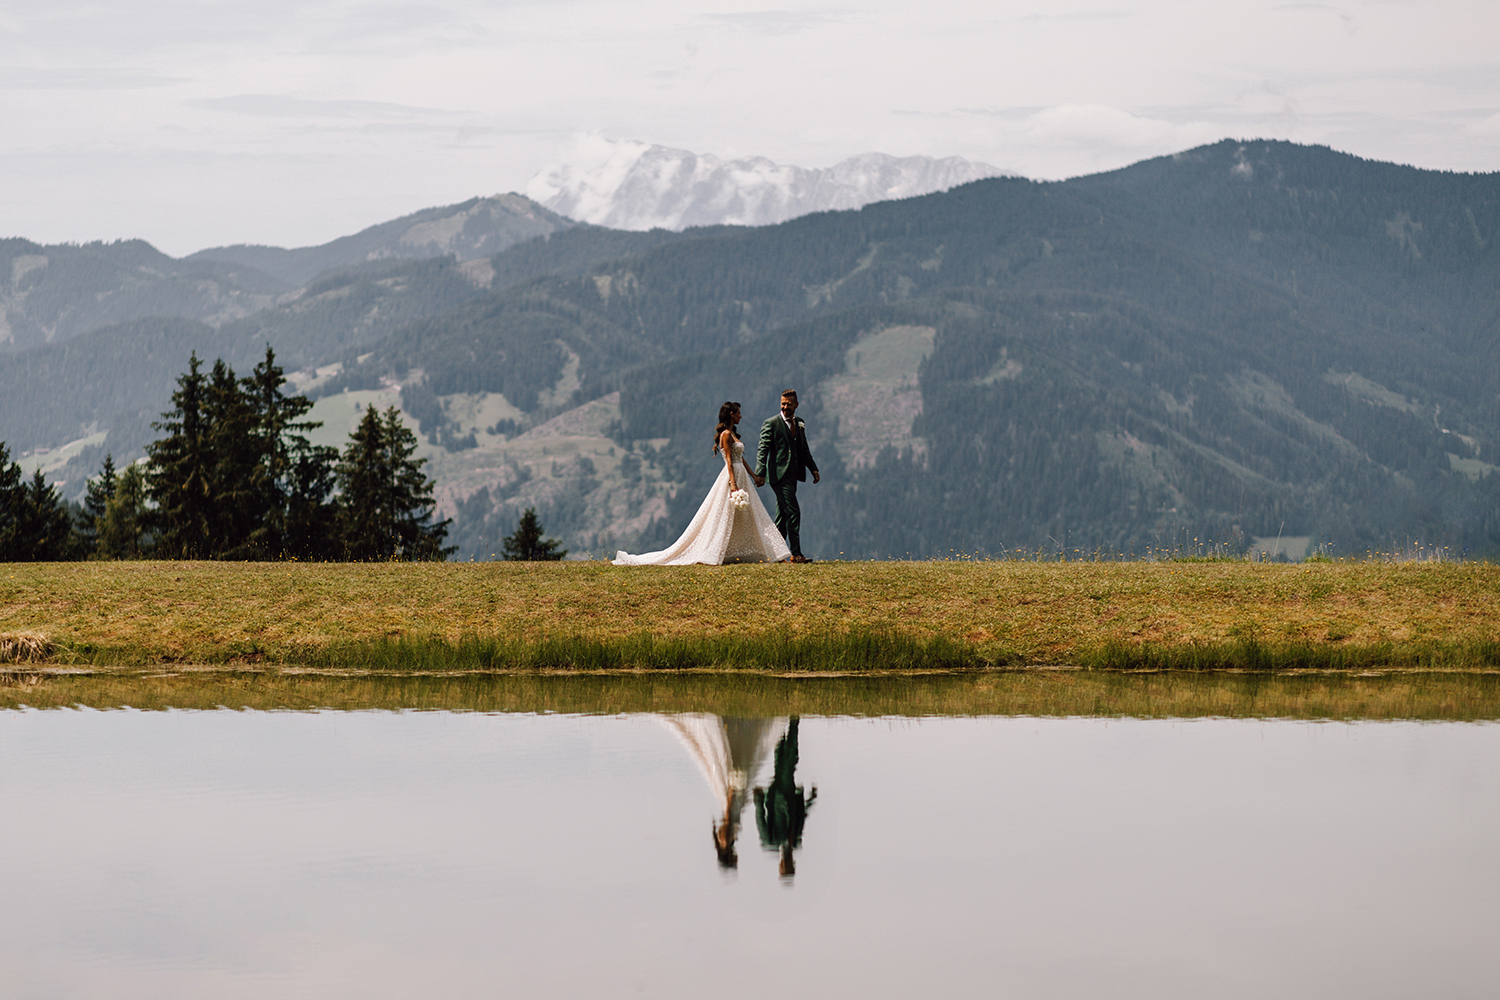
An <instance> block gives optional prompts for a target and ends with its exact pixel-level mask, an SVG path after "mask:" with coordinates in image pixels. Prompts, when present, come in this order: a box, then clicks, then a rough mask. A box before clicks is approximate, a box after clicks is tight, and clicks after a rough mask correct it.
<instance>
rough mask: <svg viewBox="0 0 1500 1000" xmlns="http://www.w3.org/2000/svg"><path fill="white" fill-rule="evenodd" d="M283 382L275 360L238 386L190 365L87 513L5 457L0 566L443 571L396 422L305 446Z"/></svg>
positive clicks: (218, 367) (419, 462) (374, 418)
mask: <svg viewBox="0 0 1500 1000" xmlns="http://www.w3.org/2000/svg"><path fill="white" fill-rule="evenodd" d="M285 382H286V379H285V377H284V372H283V371H282V369H281V368H280V367H279V366H278V365H277V364H276V358H275V353H274V352H273V351H272V350H271V348H270V347H267V348H266V355H265V359H264V360H263V361H261V362H260V363H259V364H257V365H256V366H255V368H254V370H253V371H252V372H251V373H250V374H249V375H248V376H245V377H243V378H240V377H236V375H235V373H234V371H233V369H231V368H230V367H229V366H228V365H227V364H225V363H224V361H223V360H222V359H221V360H218V361H215V362H214V364H213V367H212V368H211V369H210V370H209V371H207V372H205V371H204V370H203V365H202V362H201V361H200V360H199V358H198V355H197V353H196V352H194V353H193V354H192V356H191V357H190V359H189V361H188V370H187V372H185V373H184V374H182V375H181V376H179V377H178V379H177V389H176V391H175V392H173V393H172V397H171V401H172V408H171V409H170V410H168V411H166V412H165V413H163V414H162V419H161V420H159V421H157V422H155V423H153V424H152V427H153V428H154V429H155V430H156V431H158V432H159V434H160V436H159V437H158V438H157V439H156V440H155V441H153V442H151V444H149V445H147V447H146V458H145V459H144V460H142V461H140V462H136V463H132V464H130V465H127V466H126V467H125V468H124V469H117V468H116V467H115V465H114V460H113V457H112V456H108V455H106V456H105V459H104V463H103V467H102V469H101V471H100V473H99V475H97V476H95V477H93V478H91V479H90V480H89V483H88V488H87V492H86V494H85V496H84V499H83V502H82V504H76V503H70V502H66V501H64V500H63V499H62V498H61V496H60V495H59V494H58V491H57V488H56V487H55V486H51V485H49V484H48V483H47V482H46V480H45V478H44V477H43V475H42V473H41V471H40V470H38V471H37V472H35V473H34V474H33V475H32V477H31V479H30V481H29V482H28V481H26V480H25V478H24V476H23V474H22V471H21V468H20V466H19V464H17V463H16V462H14V461H12V460H11V458H10V452H9V449H8V448H7V447H6V446H5V444H4V443H0V561H48V560H65V559H89V558H94V559H147V558H155V559H241V560H248V559H257V560H277V559H298V560H310V561H384V560H443V559H446V558H447V557H448V555H449V554H451V553H452V552H453V548H452V547H449V546H445V545H444V544H443V543H444V541H445V540H446V538H447V534H448V527H449V521H448V520H446V519H444V520H441V521H439V520H436V519H435V502H434V499H433V487H434V483H433V481H432V480H431V479H429V478H428V477H427V476H426V475H425V474H424V473H423V471H422V466H423V464H425V462H426V459H423V458H415V457H414V453H415V451H416V448H417V438H416V435H415V434H413V433H412V432H411V431H410V430H409V429H408V428H407V427H406V426H405V425H404V424H403V423H402V422H401V413H400V411H399V410H398V409H397V408H396V407H394V406H393V407H389V408H388V409H386V410H385V411H384V412H383V413H382V412H380V411H379V410H377V409H376V408H375V407H373V406H372V407H369V408H368V409H366V410H365V414H364V417H363V418H362V419H361V420H360V422H359V425H358V427H356V428H355V430H354V431H353V432H351V434H350V435H349V441H348V443H347V445H346V446H345V448H344V450H343V451H342V452H340V451H339V450H338V449H336V448H332V447H329V446H323V445H315V444H313V443H311V442H310V441H309V440H308V437H307V434H308V433H309V432H311V431H313V430H316V429H317V428H318V427H319V426H321V424H320V423H319V422H317V421H310V420H307V419H306V415H307V412H308V411H309V410H310V409H312V405H313V404H312V401H311V400H310V399H308V398H307V397H305V396H300V395H293V396H289V395H287V394H286V393H285V392H283V391H282V386H283V385H284V384H285Z"/></svg>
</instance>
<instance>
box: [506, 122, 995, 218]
mask: <svg viewBox="0 0 1500 1000" xmlns="http://www.w3.org/2000/svg"><path fill="white" fill-rule="evenodd" d="M601 152H602V155H600V156H596V157H594V158H593V160H592V162H587V161H586V162H584V163H581V164H577V163H569V164H564V165H561V166H557V167H553V168H551V169H550V170H544V171H542V172H541V173H539V174H537V175H536V177H534V178H533V179H532V181H531V183H530V184H528V185H527V188H526V193H527V194H528V195H529V196H531V197H532V198H534V199H535V200H536V201H538V202H540V203H541V204H543V205H545V206H546V207H547V208H550V209H552V210H553V211H554V212H558V213H560V214H562V215H565V216H568V217H569V218H572V219H577V220H578V221H580V222H588V223H592V224H593V225H596V226H608V227H610V228H613V229H634V230H645V229H655V228H658V227H660V228H663V229H686V228H688V227H690V226H711V225H739V226H764V225H770V224H772V223H777V222H785V221H787V220H788V219H794V218H796V217H798V216H800V215H809V214H811V213H813V212H827V211H838V210H843V209H851V208H860V207H862V206H864V205H868V204H870V203H871V202H876V201H888V200H890V199H893V198H910V197H912V196H914V195H920V194H930V193H932V192H933V191H946V190H947V189H949V188H953V187H957V186H958V185H960V184H967V183H968V182H969V181H976V180H980V179H981V178H985V177H997V176H1002V175H1004V174H1006V173H1007V172H1006V171H1004V170H1001V169H999V168H998V167H992V166H990V165H989V164H987V163H973V162H970V161H969V160H965V159H963V158H962V157H957V156H950V157H946V158H943V159H933V158H932V157H929V156H905V157H896V156H887V155H885V154H884V153H865V154H862V155H860V156H851V157H849V158H848V159H846V160H842V161H840V162H838V163H836V164H834V165H833V166H831V167H827V168H807V167H795V166H788V165H785V164H779V163H773V162H772V161H771V160H768V159H766V158H765V157H761V156H754V157H745V158H742V159H737V160H721V159H719V158H718V157H716V156H712V155H709V154H704V153H690V152H688V151H687V150H685V149H672V148H669V147H667V146H656V145H650V144H648V143H644V142H609V143H606V144H604V147H603V149H602V151H601Z"/></svg>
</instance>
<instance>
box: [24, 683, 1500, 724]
mask: <svg viewBox="0 0 1500 1000" xmlns="http://www.w3.org/2000/svg"><path fill="white" fill-rule="evenodd" d="M23 706H25V707H30V708H41V709H47V708H70V707H75V706H86V707H89V708H95V709H116V708H125V707H130V708H134V709H140V710H147V711H150V710H161V709H188V710H213V709H218V708H229V709H255V710H284V709H290V710H312V709H337V710H401V711H408V710H445V711H459V712H572V713H590V714H616V713H623V712H715V713H718V714H721V715H729V716H748V717H756V716H773V715H855V716H900V717H921V716H955V715H962V716H972V715H1035V716H1128V717H1134V718H1196V717H1204V716H1214V717H1220V718H1292V719H1330V720H1333V719H1376V720H1387V719H1421V720H1433V721H1482V720H1494V719H1500V674H1493V673H1490V674H1471V673H1388V674H1384V675H1380V676H1368V675H1364V674H1338V673H1335V674H1295V675H1264V674H1226V673H1219V674H1171V673H1166V674H1140V673H1119V672H1096V671H1081V670H1023V671H999V672H984V673H970V674H948V675H937V676H934V675H923V676H890V675H886V676H879V677H871V676H856V677H822V676H818V677H799V678H788V677H772V676H766V675H761V674H644V675H642V674H631V675H628V676H622V675H618V674H616V675H607V674H588V675H580V674H571V675H560V676H559V675H537V674H518V675H501V676H496V675H477V674H465V675H449V676H440V677H435V676H430V675H423V676H414V675H396V676H392V675H359V676H354V677H336V676H328V675H318V674H296V673H286V672H277V671H272V672H246V671H224V670H210V671H202V672H196V671H195V672H173V673H162V672H152V673H139V672H135V671H110V672H104V673H96V674H89V675H76V674H48V673H39V672H27V671H18V670H12V671H10V672H8V673H0V710H3V709H8V708H10V709H13V708H20V707H23Z"/></svg>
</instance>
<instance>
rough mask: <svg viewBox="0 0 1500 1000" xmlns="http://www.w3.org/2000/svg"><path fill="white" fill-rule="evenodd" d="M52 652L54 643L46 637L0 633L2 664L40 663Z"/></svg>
mask: <svg viewBox="0 0 1500 1000" xmlns="http://www.w3.org/2000/svg"><path fill="white" fill-rule="evenodd" d="M52 652H53V646H52V642H51V640H49V639H48V638H47V637H46V636H44V635H35V634H32V633H26V632H20V633H0V663H40V662H42V661H43V660H46V659H48V658H50V657H51V655H52Z"/></svg>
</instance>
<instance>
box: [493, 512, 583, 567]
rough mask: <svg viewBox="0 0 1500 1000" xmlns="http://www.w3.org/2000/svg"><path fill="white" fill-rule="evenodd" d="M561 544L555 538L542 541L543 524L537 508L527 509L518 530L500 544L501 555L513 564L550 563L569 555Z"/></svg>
mask: <svg viewBox="0 0 1500 1000" xmlns="http://www.w3.org/2000/svg"><path fill="white" fill-rule="evenodd" d="M561 544H562V543H561V542H559V541H558V540H557V539H555V538H548V539H546V540H545V541H544V540H543V539H542V524H541V522H540V521H539V520H537V516H536V508H535V507H527V508H526V510H525V512H524V513H522V514H521V520H520V522H519V523H517V525H516V530H515V531H514V532H513V533H511V534H509V535H506V536H505V540H504V541H503V542H501V543H500V554H501V555H502V556H504V557H505V558H506V559H508V560H510V561H512V562H548V561H551V560H555V559H561V558H563V557H564V556H566V555H567V554H568V550H567V549H564V548H559V546H560V545H561Z"/></svg>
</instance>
